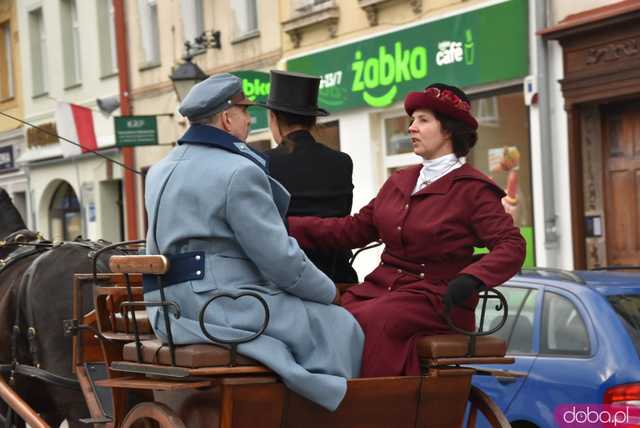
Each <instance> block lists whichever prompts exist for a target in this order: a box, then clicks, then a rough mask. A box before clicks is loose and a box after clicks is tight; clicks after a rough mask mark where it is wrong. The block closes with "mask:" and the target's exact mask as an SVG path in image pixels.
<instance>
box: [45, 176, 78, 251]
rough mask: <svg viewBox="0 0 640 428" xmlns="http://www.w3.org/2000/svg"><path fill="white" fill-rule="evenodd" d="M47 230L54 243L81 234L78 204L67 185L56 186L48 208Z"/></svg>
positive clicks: (73, 193) (71, 189)
mask: <svg viewBox="0 0 640 428" xmlns="http://www.w3.org/2000/svg"><path fill="white" fill-rule="evenodd" d="M49 218H50V220H49V221H50V223H49V230H50V231H51V239H53V240H54V241H63V240H64V241H67V240H72V239H74V238H76V237H77V236H80V235H81V234H82V217H81V215H80V203H79V202H78V198H77V196H76V193H75V192H74V191H73V188H72V187H71V186H70V185H69V183H66V182H64V183H62V184H60V185H59V186H58V188H57V189H56V191H55V193H54V194H53V198H52V199H51V206H50V208H49Z"/></svg>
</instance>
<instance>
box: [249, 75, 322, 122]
mask: <svg viewBox="0 0 640 428" xmlns="http://www.w3.org/2000/svg"><path fill="white" fill-rule="evenodd" d="M319 89H320V78H319V77H315V76H309V75H308V74H302V73H292V72H288V71H281V70H271V88H270V89H269V98H268V99H267V102H266V103H256V105H259V106H263V107H266V108H268V109H270V110H275V111H282V112H285V113H293V114H298V115H300V116H328V115H329V112H328V111H326V110H325V109H322V108H319V107H318V91H319Z"/></svg>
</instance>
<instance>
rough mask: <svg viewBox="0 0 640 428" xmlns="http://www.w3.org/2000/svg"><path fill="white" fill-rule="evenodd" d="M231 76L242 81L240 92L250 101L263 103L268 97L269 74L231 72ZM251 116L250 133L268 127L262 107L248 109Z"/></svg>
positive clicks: (265, 112) (248, 71) (261, 72)
mask: <svg viewBox="0 0 640 428" xmlns="http://www.w3.org/2000/svg"><path fill="white" fill-rule="evenodd" d="M231 74H233V75H235V76H237V77H239V78H240V79H242V90H243V91H244V95H245V96H246V97H247V98H249V99H250V100H251V101H254V102H256V101H259V102H265V101H267V98H268V97H269V88H270V86H271V83H270V77H269V73H265V72H263V71H253V70H244V71H233V72H231ZM249 115H250V116H251V131H252V132H255V131H262V130H264V129H267V128H268V127H269V122H268V119H267V109H265V108H264V107H249Z"/></svg>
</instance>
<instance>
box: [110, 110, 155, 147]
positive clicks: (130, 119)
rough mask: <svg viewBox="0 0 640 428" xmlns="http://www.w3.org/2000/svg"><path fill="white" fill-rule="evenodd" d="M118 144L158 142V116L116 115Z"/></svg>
mask: <svg viewBox="0 0 640 428" xmlns="http://www.w3.org/2000/svg"><path fill="white" fill-rule="evenodd" d="M113 119H114V123H115V130H116V146H118V147H129V146H147V145H152V144H158V121H157V118H156V116H120V117H114V118H113Z"/></svg>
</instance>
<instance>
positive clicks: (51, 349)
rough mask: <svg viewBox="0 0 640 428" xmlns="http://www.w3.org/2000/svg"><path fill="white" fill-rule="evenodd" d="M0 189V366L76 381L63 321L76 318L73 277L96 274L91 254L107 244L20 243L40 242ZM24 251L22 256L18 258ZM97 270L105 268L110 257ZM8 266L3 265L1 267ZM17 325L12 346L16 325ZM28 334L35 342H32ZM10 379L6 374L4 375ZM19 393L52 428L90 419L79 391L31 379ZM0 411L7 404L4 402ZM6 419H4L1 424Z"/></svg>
mask: <svg viewBox="0 0 640 428" xmlns="http://www.w3.org/2000/svg"><path fill="white" fill-rule="evenodd" d="M36 239H37V234H36V233H34V232H31V231H28V230H26V226H25V224H24V222H23V220H22V218H21V216H20V214H19V213H18V211H17V210H16V208H15V206H14V205H13V203H12V202H11V199H10V198H9V195H8V194H7V193H6V192H5V191H4V190H2V189H1V188H0V241H3V240H6V242H0V365H5V367H6V364H11V363H12V362H13V361H15V360H16V359H17V362H19V363H21V364H27V365H32V366H38V365H39V367H40V368H41V369H43V370H46V371H47V372H50V373H53V374H54V375H58V376H61V377H65V378H69V379H74V378H75V376H74V374H73V373H72V340H71V338H70V337H65V335H64V332H63V320H66V319H71V318H72V284H73V274H74V273H80V272H86V273H89V272H91V270H92V260H91V258H90V257H88V255H89V253H90V252H91V251H93V250H95V249H98V248H100V247H104V246H105V245H106V244H105V243H103V242H92V241H86V240H80V239H76V240H75V241H73V242H64V243H60V244H59V245H43V246H34V245H16V244H12V242H14V241H16V240H18V241H20V240H22V241H23V242H24V243H27V242H29V241H30V242H31V243H34V242H40V243H46V241H36ZM20 252H23V253H22V254H20ZM100 259H101V260H99V261H98V269H99V270H100V271H105V270H107V267H106V265H107V254H105V255H104V257H103V256H100ZM3 265H4V267H3ZM84 292H85V293H86V295H85V296H83V299H82V300H83V302H85V304H86V305H85V306H86V307H84V308H82V309H83V313H87V312H89V311H90V310H91V309H92V308H91V307H89V306H90V305H91V302H92V297H91V290H90V289H87V290H84ZM16 320H17V325H18V326H19V329H20V334H19V335H16V336H15V341H14V343H15V346H12V331H13V328H14V327H13V326H14V324H16ZM29 334H31V335H32V339H29V338H28V336H29ZM1 375H4V376H5V379H6V380H8V378H9V376H8V374H7V373H6V370H5V371H4V372H3V373H2V374H1ZM14 388H15V390H16V391H17V392H18V393H19V395H20V396H21V397H22V398H23V399H24V400H25V401H27V402H28V403H29V404H30V405H31V406H32V407H33V408H34V409H35V410H36V411H37V412H38V413H40V415H41V416H42V417H43V418H44V419H45V420H46V421H47V422H48V423H49V424H50V425H52V426H58V425H59V424H60V423H61V422H62V421H63V420H64V419H67V421H68V423H69V426H70V427H76V426H84V425H83V424H81V423H80V422H79V421H78V419H79V418H84V417H88V416H89V412H88V410H87V407H86V405H85V402H84V397H83V395H82V392H81V391H80V389H79V387H76V388H74V387H73V386H61V385H58V384H54V383H50V382H44V381H42V380H39V379H34V378H31V377H27V376H21V375H16V376H15V384H14ZM0 410H2V411H3V413H2V414H3V415H4V414H6V413H5V412H6V410H7V409H6V405H5V404H4V403H3V402H2V401H1V400H0ZM2 419H3V418H1V417H0V425H1V424H2V422H3V420H2Z"/></svg>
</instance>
